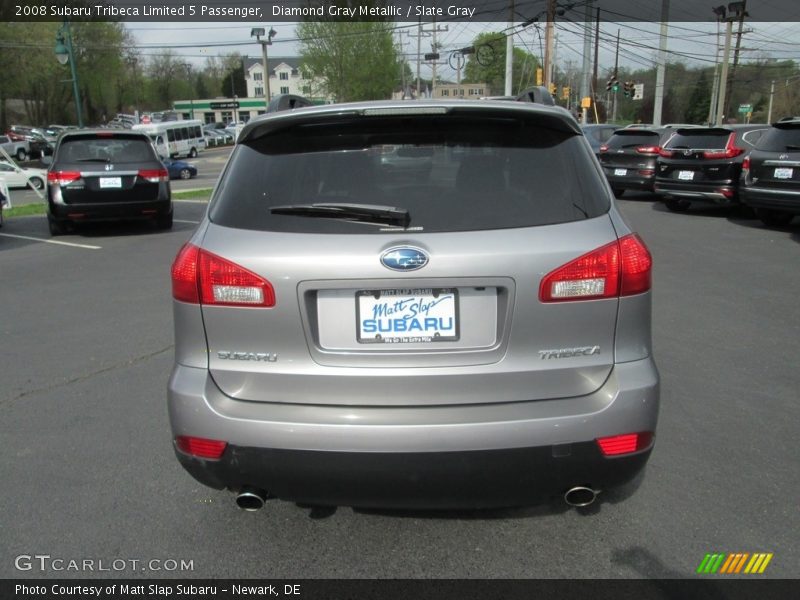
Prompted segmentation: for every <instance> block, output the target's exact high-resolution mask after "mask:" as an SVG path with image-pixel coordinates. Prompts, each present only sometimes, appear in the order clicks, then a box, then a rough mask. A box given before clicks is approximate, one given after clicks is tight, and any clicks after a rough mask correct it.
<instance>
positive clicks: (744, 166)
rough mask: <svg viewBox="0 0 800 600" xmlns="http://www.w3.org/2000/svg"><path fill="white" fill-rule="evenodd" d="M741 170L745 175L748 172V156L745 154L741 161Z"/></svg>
mask: <svg viewBox="0 0 800 600" xmlns="http://www.w3.org/2000/svg"><path fill="white" fill-rule="evenodd" d="M742 171H743V172H744V174H745V175H747V173H749V172H750V157H749V156H746V157H745V159H744V160H743V161H742Z"/></svg>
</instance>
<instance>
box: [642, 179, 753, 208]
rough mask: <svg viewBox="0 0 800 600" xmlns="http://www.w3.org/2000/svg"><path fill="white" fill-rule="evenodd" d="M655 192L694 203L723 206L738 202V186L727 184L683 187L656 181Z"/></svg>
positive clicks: (671, 182) (673, 183)
mask: <svg viewBox="0 0 800 600" xmlns="http://www.w3.org/2000/svg"><path fill="white" fill-rule="evenodd" d="M655 192H656V193H657V194H659V195H661V196H663V197H665V198H684V199H686V200H691V201H692V202H705V203H709V204H721V205H726V204H734V203H736V202H738V189H737V186H736V185H733V184H728V183H725V182H719V183H714V184H706V185H698V184H696V183H694V184H691V185H681V184H678V183H675V182H673V181H670V182H668V183H665V182H661V181H658V180H656V182H655ZM723 192H725V193H723ZM726 194H727V195H726Z"/></svg>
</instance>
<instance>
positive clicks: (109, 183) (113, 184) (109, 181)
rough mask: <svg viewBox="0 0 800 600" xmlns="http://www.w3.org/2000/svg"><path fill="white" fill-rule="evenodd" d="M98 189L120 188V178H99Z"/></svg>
mask: <svg viewBox="0 0 800 600" xmlns="http://www.w3.org/2000/svg"><path fill="white" fill-rule="evenodd" d="M100 187H101V188H121V187H122V177H101V178H100Z"/></svg>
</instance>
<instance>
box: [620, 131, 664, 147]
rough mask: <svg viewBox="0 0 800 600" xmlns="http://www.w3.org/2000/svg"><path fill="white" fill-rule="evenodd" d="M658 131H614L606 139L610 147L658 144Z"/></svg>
mask: <svg viewBox="0 0 800 600" xmlns="http://www.w3.org/2000/svg"><path fill="white" fill-rule="evenodd" d="M658 138H659V135H658V133H656V132H654V131H652V132H643V131H637V132H636V133H616V134H614V135H612V136H611V139H609V140H608V144H607V146H608V147H609V148H611V149H622V148H636V147H637V146H658Z"/></svg>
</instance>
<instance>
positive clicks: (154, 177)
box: [139, 169, 169, 183]
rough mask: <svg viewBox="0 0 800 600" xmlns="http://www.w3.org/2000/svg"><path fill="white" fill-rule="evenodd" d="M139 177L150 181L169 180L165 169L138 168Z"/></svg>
mask: <svg viewBox="0 0 800 600" xmlns="http://www.w3.org/2000/svg"><path fill="white" fill-rule="evenodd" d="M139 177H141V178H142V179H144V180H146V181H149V182H150V183H159V182H164V181H169V172H168V171H167V170H166V169H139Z"/></svg>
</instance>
